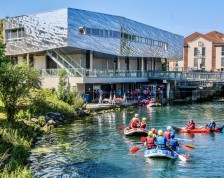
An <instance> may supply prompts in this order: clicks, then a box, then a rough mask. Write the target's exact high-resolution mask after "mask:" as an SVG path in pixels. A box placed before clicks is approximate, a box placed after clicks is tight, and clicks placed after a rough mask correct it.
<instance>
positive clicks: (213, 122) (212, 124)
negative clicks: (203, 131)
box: [205, 119, 216, 131]
mask: <svg viewBox="0 0 224 178" xmlns="http://www.w3.org/2000/svg"><path fill="white" fill-rule="evenodd" d="M205 127H206V128H209V129H210V130H211V131H213V130H214V129H215V128H216V123H215V121H214V120H213V119H211V121H210V122H209V123H208V124H206V125H205Z"/></svg>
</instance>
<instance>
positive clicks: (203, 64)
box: [201, 57, 205, 67]
mask: <svg viewBox="0 0 224 178" xmlns="http://www.w3.org/2000/svg"><path fill="white" fill-rule="evenodd" d="M201 65H202V67H205V58H204V57H203V58H202V59H201Z"/></svg>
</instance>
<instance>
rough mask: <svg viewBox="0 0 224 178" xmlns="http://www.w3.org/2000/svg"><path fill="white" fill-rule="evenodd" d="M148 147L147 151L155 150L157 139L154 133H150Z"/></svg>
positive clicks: (147, 140)
mask: <svg viewBox="0 0 224 178" xmlns="http://www.w3.org/2000/svg"><path fill="white" fill-rule="evenodd" d="M146 146H147V149H153V148H155V147H156V145H155V138H154V137H153V133H152V131H149V132H148V137H147V138H146Z"/></svg>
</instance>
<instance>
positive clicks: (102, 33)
mask: <svg viewBox="0 0 224 178" xmlns="http://www.w3.org/2000/svg"><path fill="white" fill-rule="evenodd" d="M13 34H14V32H13ZM21 34H22V33H21ZM79 34H80V35H94V36H99V37H110V38H118V39H120V38H121V39H125V40H130V41H133V42H138V43H144V44H147V45H153V46H160V47H162V48H163V49H164V50H165V51H167V50H168V43H167V42H162V41H158V40H153V39H150V38H145V37H141V36H137V35H135V34H129V33H122V32H119V31H112V30H104V29H94V28H88V27H79ZM7 35H8V34H6V36H7ZM14 35H15V34H14Z"/></svg>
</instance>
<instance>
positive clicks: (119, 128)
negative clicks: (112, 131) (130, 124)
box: [117, 125, 125, 130]
mask: <svg viewBox="0 0 224 178" xmlns="http://www.w3.org/2000/svg"><path fill="white" fill-rule="evenodd" d="M124 128H125V126H124V125H121V126H118V127H117V129H118V130H123V129H124Z"/></svg>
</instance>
